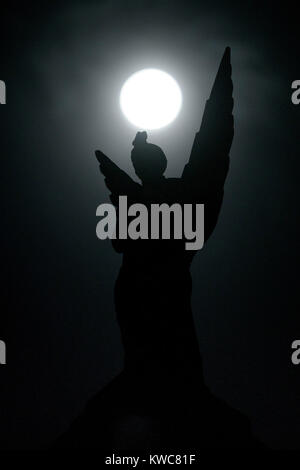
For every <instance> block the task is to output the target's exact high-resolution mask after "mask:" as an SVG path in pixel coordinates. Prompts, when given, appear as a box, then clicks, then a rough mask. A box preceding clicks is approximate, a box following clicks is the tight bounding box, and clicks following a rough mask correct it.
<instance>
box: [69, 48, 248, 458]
mask: <svg viewBox="0 0 300 470" xmlns="http://www.w3.org/2000/svg"><path fill="white" fill-rule="evenodd" d="M232 91H233V86H232V80H231V64H230V49H229V48H226V50H225V53H224V56H223V58H222V61H221V64H220V67H219V70H218V73H217V76H216V79H215V82H214V85H213V88H212V91H211V95H210V98H209V100H208V101H207V103H206V106H205V110H204V115H203V118H202V123H201V127H200V130H199V132H198V133H197V134H196V136H195V139H194V143H193V147H192V151H191V155H190V158H189V161H188V163H187V164H186V165H185V168H184V170H183V173H182V177H181V178H165V177H164V172H165V170H166V167H167V158H166V156H165V154H164V152H163V150H162V149H161V148H160V147H158V146H156V145H153V144H150V143H147V134H146V132H138V133H137V135H136V137H135V140H134V141H133V149H132V152H131V159H132V163H133V166H134V169H135V173H136V175H137V176H138V178H139V179H140V180H141V184H138V183H136V182H134V181H133V180H132V179H131V178H130V177H129V176H128V175H127V174H126V173H125V172H124V171H122V170H121V169H120V168H119V167H118V166H117V165H115V164H114V163H113V162H112V161H111V160H110V159H109V158H108V157H107V156H105V155H104V154H103V153H102V152H101V151H99V150H97V151H96V157H97V159H98V161H99V163H100V170H101V172H102V173H103V175H104V176H105V182H106V185H107V187H108V188H109V190H110V191H111V195H110V198H111V201H112V203H113V204H115V205H116V206H117V204H118V198H119V196H123V195H126V196H127V197H128V204H132V203H136V202H139V203H143V204H145V205H146V206H150V204H153V203H159V204H161V203H167V204H169V205H171V204H173V203H180V204H181V205H182V204H184V203H193V204H196V203H198V204H200V203H203V204H204V207H205V241H207V240H208V239H209V237H210V235H211V234H212V232H213V230H214V228H215V226H216V223H217V220H218V216H219V213H220V209H221V205H222V201H223V194H224V183H225V179H226V176H227V173H228V168H229V151H230V148H231V143H232V139H233V134H234V130H233V116H232V110H233V98H232ZM112 244H113V247H114V249H115V250H116V251H117V252H118V253H122V255H123V261H122V266H121V269H120V272H119V275H118V279H117V281H116V285H115V310H116V314H117V320H118V323H119V326H120V330H121V337H122V341H123V346H124V355H125V360H124V370H123V372H122V373H121V374H120V375H119V376H118V377H117V378H115V379H114V380H113V381H112V382H111V383H110V384H109V385H108V386H107V387H106V388H105V389H104V390H103V391H102V392H100V393H99V394H98V396H96V397H95V398H94V399H93V400H92V401H91V402H90V403H89V405H88V407H87V410H86V412H85V414H84V418H81V420H80V421H79V423H80V424H79V425H78V423H77V430H78V429H81V430H82V429H83V428H85V432H84V433H83V434H84V437H83V434H82V433H78V432H74V427H73V432H72V433H71V434H70V433H69V439H68V443H69V445H70V442H72V446H74V447H76V446H77V447H99V448H101V447H102V448H105V449H115V450H116V449H119V450H120V449H121V450H122V449H123V450H124V449H131V450H138V449H141V450H147V449H152V450H153V448H161V449H164V450H166V449H167V448H174V449H176V448H177V449H183V448H193V446H195V447H194V449H196V448H202V447H218V446H219V447H222V446H225V447H226V446H229V447H230V446H231V447H235V446H236V447H239V444H238V442H240V439H241V427H242V428H243V429H244V430H246V431H245V432H244V440H243V439H242V440H243V443H242V444H241V446H246V447H247V446H249V442H251V439H250V438H249V436H250V432H249V426H248V422H247V424H245V421H244V419H240V417H239V414H238V413H237V412H235V411H234V410H232V409H231V408H229V407H228V406H227V405H225V404H223V403H222V402H221V401H220V400H217V399H216V398H214V397H213V396H212V395H211V394H210V392H209V391H208V389H207V388H206V386H205V384H204V381H203V376H202V365H201V357H200V352H199V346H198V341H197V337H196V333H195V326H194V321H193V315H192V309H191V292H192V281H191V274H190V265H191V262H192V259H193V256H194V255H195V253H196V252H195V251H187V250H186V249H185V241H184V240H174V239H171V240H163V239H159V240H150V239H149V240H142V239H138V240H131V239H126V240H120V239H117V240H112ZM233 422H238V423H239V424H238V425H237V426H233V427H232V423H233ZM241 422H242V423H243V424H242V425H240V423H241ZM83 423H85V424H83ZM75 428H76V426H75ZM99 428H101V431H99ZM229 428H230V429H231V430H232V433H231V444H228V442H229V441H230V439H229V441H228V436H229V435H230V432H229ZM87 429H88V431H87ZM95 429H96V430H97V431H95ZM91 430H93V431H91ZM70 435H72V438H71V439H70ZM75 435H76V436H77V437H76V439H75V438H74V436H75ZM87 435H88V436H89V437H88V438H87V437H86V436H87ZM78 436H81V437H78ZM220 436H221V437H220ZM245 436H246V437H245ZM226 443H227V444H226ZM251 445H252V444H251ZM63 446H66V440H65V441H64V445H63ZM176 446H177V447H176Z"/></svg>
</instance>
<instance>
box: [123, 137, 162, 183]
mask: <svg viewBox="0 0 300 470" xmlns="http://www.w3.org/2000/svg"><path fill="white" fill-rule="evenodd" d="M132 145H133V149H132V151H131V160H132V163H133V166H134V169H135V173H136V175H137V176H138V177H139V178H140V179H141V180H142V182H143V183H145V182H146V183H147V182H152V181H155V180H157V179H160V178H161V177H162V175H163V174H164V172H165V170H166V168H167V158H166V156H165V154H164V152H163V151H162V149H161V148H160V147H159V146H158V145H154V144H149V143H148V142H147V132H145V131H144V132H138V133H137V134H136V136H135V139H134V141H133V142H132Z"/></svg>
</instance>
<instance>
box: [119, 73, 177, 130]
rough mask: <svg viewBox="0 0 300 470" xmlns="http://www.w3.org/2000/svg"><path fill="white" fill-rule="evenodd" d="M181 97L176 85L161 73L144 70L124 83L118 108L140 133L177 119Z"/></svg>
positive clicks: (165, 74)
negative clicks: (141, 130) (142, 130)
mask: <svg viewBox="0 0 300 470" xmlns="http://www.w3.org/2000/svg"><path fill="white" fill-rule="evenodd" d="M181 103H182V96H181V91H180V88H179V86H178V84H177V82H176V81H175V80H174V78H173V77H171V75H169V74H168V73H166V72H163V71H162V70H157V69H144V70H140V71H139V72H136V73H135V74H133V75H132V76H131V77H129V78H128V80H127V81H126V82H125V83H124V85H123V87H122V90H121V94H120V106H121V109H122V111H123V113H124V114H125V116H126V117H127V119H128V121H130V122H131V123H132V124H134V125H135V126H136V127H139V128H140V129H144V130H147V129H159V128H160V127H164V126H166V125H167V124H170V122H172V121H173V120H174V119H175V118H176V116H177V115H178V113H179V111H180V108H181Z"/></svg>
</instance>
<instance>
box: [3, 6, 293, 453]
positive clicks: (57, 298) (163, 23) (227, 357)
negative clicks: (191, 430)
mask: <svg viewBox="0 0 300 470" xmlns="http://www.w3.org/2000/svg"><path fill="white" fill-rule="evenodd" d="M297 31H298V24H297V15H296V10H295V6H294V5H292V4H288V3H286V2H285V3H284V7H283V6H281V7H279V6H278V7H276V6H275V5H274V3H273V2H264V3H263V4H261V3H256V2H243V3H233V2H227V3H225V2H222V3H220V4H219V3H216V2H201V1H197V2H192V1H173V2H167V1H156V0H152V1H146V0H144V1H138V0H131V1H120V0H118V1H85V2H80V1H72V2H71V1H70V2H68V1H66V2H41V3H38V2H36V3H30V2H26V3H18V2H9V4H7V5H1V33H0V34H1V55H0V64H1V66H0V79H1V80H4V81H5V82H6V86H7V104H6V105H5V106H1V107H0V120H1V121H0V122H1V127H0V132H1V134H0V135H1V140H0V151H1V169H0V174H1V190H2V197H1V203H2V208H1V221H2V224H1V253H2V257H1V258H2V261H1V267H2V269H1V271H2V281H1V282H2V284H1V286H2V289H1V292H2V294H1V303H2V306H1V318H0V339H3V340H5V341H6V343H7V365H6V366H0V385H1V391H0V413H1V421H0V434H1V442H2V445H3V446H8V447H10V448H17V449H20V448H33V449H36V448H38V447H39V446H41V445H42V446H44V445H47V444H48V443H50V442H51V440H53V439H54V438H55V437H56V436H57V435H58V434H59V433H60V432H62V431H63V430H65V429H66V427H67V426H68V424H69V422H70V421H71V420H72V419H73V418H74V417H76V416H77V414H78V413H79V411H80V410H81V409H82V407H83V406H84V404H85V402H86V400H87V399H88V398H89V397H91V396H92V395H93V394H94V393H96V392H97V391H98V390H99V389H100V388H101V387H102V386H103V385H104V384H105V383H107V382H108V381H109V380H110V379H111V378H112V377H113V376H114V375H115V374H116V373H117V372H118V371H119V370H120V369H121V367H122V348H121V343H120V335H119V331H118V327H117V324H116V321H115V316H114V310H113V297H112V292H113V284H114V280H115V279H116V276H117V273H118V268H119V266H120V261H121V259H120V256H119V255H117V254H116V253H114V252H113V249H112V248H111V246H110V244H109V242H103V241H99V240H97V238H96V235H95V227H96V222H97V220H96V217H95V211H96V207H97V206H98V205H99V204H100V203H102V202H105V201H107V200H108V192H107V190H106V188H105V186H104V182H103V178H102V177H101V176H100V175H99V172H98V167H97V163H96V160H95V158H94V155H93V152H94V149H95V148H101V150H103V151H104V152H105V153H107V154H108V155H109V156H110V157H111V158H113V159H114V161H115V162H116V163H118V164H119V165H120V166H121V167H122V168H123V169H125V170H127V171H128V172H129V173H130V174H131V175H132V176H134V175H133V171H132V169H131V166H130V150H131V142H132V140H133V137H134V134H135V132H136V129H135V128H134V127H132V126H131V125H130V124H129V123H128V122H127V121H126V120H125V118H124V117H123V116H122V115H121V112H120V109H119V103H118V96H119V91H120V88H121V86H122V84H123V83H124V81H125V79H126V78H127V77H128V76H129V75H130V74H131V73H133V72H135V71H137V70H139V69H141V68H146V67H155V68H161V69H163V70H166V71H168V72H169V73H171V74H172V75H174V76H175V77H176V79H177V80H178V82H179V84H180V86H181V88H182V92H183V99H184V102H183V108H182V112H181V114H180V115H179V117H178V119H177V120H176V121H175V122H174V123H173V124H171V125H170V126H168V127H167V128H165V129H162V130H160V131H154V132H151V133H149V141H150V142H151V141H152V142H153V143H156V144H158V145H161V146H162V148H163V149H164V151H165V153H166V155H167V157H168V160H169V165H168V170H167V176H179V175H180V173H181V171H182V168H183V166H184V164H185V162H186V161H187V159H188V156H189V152H190V149H191V145H192V141H193V136H194V133H195V132H196V131H197V130H198V128H199V125H200V120H201V115H202V111H203V108H204V104H205V100H206V99H207V97H208V95H209V92H210V87H211V85H212V82H213V79H214V75H215V73H216V70H217V67H218V64H219V61H220V59H221V56H222V54H223V51H224V48H225V47H226V46H227V45H229V46H231V48H232V66H233V83H234V98H235V110H234V114H235V138H234V142H233V147H232V151H231V169H230V173H229V176H228V178H227V182H226V188H225V199H224V204H223V209H222V213H221V216H220V219H219V222H218V226H217V228H216V230H215V232H214V235H213V236H212V238H211V239H210V241H209V243H208V244H207V246H206V247H205V249H204V250H203V251H202V252H200V253H199V254H198V255H197V257H196V259H195V260H194V262H193V267H192V273H193V279H194V284H193V289H194V290H193V310H194V315H195V322H196V326H197V331H198V335H199V340H200V348H201V351H202V354H203V362H204V370H205V377H206V381H207V383H208V384H209V386H210V388H211V389H212V390H213V392H214V393H215V394H216V395H218V396H220V397H223V398H224V399H225V400H226V401H227V402H228V403H230V404H231V405H232V406H234V407H236V408H238V409H240V410H242V411H243V412H244V413H245V414H247V415H248V416H249V417H250V418H251V422H252V424H253V429H254V431H255V433H256V434H257V435H258V436H259V438H260V439H261V440H262V441H263V442H265V443H267V444H268V445H270V446H271V447H272V448H297V446H299V442H300V439H299V434H300V431H299V423H300V365H299V366H294V365H292V363H291V353H292V350H291V343H292V341H293V340H295V339H299V337H300V321H299V301H298V284H299V282H298V278H299V274H298V271H299V270H298V262H297V256H298V252H299V249H298V245H299V242H298V240H299V222H298V220H299V219H298V212H299V209H298V207H299V195H298V192H299V175H300V173H299V170H300V165H299V154H298V139H299V137H298V131H299V119H300V106H299V107H297V106H294V105H293V104H292V103H291V83H292V81H293V80H296V79H299V78H300V70H299V50H297V39H296V37H297ZM132 298H133V302H134V290H133V292H132ZM0 446H1V445H0Z"/></svg>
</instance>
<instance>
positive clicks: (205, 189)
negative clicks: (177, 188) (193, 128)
mask: <svg viewBox="0 0 300 470" xmlns="http://www.w3.org/2000/svg"><path fill="white" fill-rule="evenodd" d="M232 92H233V85H232V80H231V63H230V48H229V47H227V48H226V49H225V52H224V55H223V58H222V60H221V64H220V67H219V70H218V73H217V76H216V79H215V82H214V85H213V87H212V91H211V94H210V97H209V99H208V100H207V102H206V105H205V109H204V113H203V117H202V122H201V127H200V130H199V132H197V134H196V136H195V139H194V143H193V147H192V151H191V155H190V159H189V162H188V163H187V164H186V166H185V168H184V170H183V174H182V180H183V183H184V186H185V187H186V188H187V193H188V196H189V198H191V199H192V201H191V202H193V203H196V202H198V203H204V204H205V208H204V210H205V214H206V215H205V225H206V229H205V238H206V239H207V238H208V237H209V235H210V234H211V232H212V231H213V229H214V227H215V225H216V222H217V218H218V214H219V212H220V208H221V205H222V200H223V193H224V183H225V179H226V176H227V173H228V169H229V152H230V148H231V144H232V140H233V134H234V128H233V115H232V111H233V98H232Z"/></svg>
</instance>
